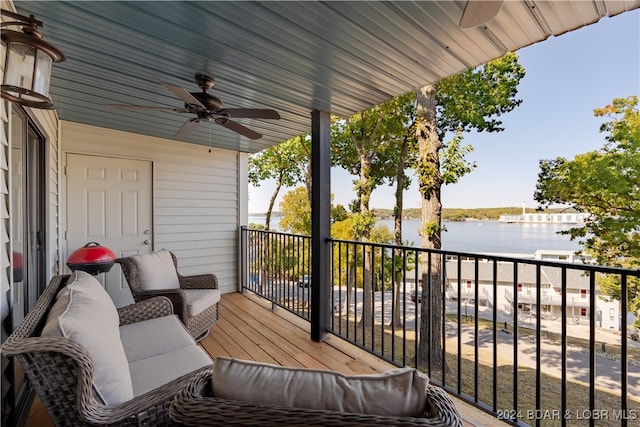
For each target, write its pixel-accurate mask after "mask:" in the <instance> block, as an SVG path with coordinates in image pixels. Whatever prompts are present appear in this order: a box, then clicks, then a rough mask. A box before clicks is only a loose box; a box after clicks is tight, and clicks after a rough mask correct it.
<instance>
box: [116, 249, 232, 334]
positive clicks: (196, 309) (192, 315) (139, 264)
mask: <svg viewBox="0 0 640 427" xmlns="http://www.w3.org/2000/svg"><path fill="white" fill-rule="evenodd" d="M116 262H117V263H119V264H120V267H122V272H123V273H124V275H125V277H126V278H127V282H128V283H129V288H130V289H131V294H132V295H133V299H134V300H135V301H136V302H140V301H144V300H146V299H148V298H153V297H157V296H164V297H167V298H169V299H170V300H171V303H172V304H173V310H174V312H175V314H176V315H177V316H178V317H179V318H180V320H181V321H182V323H184V325H185V326H186V328H187V330H189V332H190V333H191V335H192V336H193V337H194V338H195V339H196V340H198V341H200V340H202V339H203V338H204V337H206V336H207V335H208V333H209V329H210V328H211V326H213V325H214V324H215V323H216V322H217V321H218V301H220V291H219V290H218V279H217V277H216V276H215V275H214V274H196V275H190V276H183V275H181V274H180V273H179V272H178V259H177V258H176V256H175V254H174V253H173V252H170V251H167V250H160V251H156V252H152V253H151V254H146V255H135V256H131V257H127V258H119V259H117V260H116Z"/></svg>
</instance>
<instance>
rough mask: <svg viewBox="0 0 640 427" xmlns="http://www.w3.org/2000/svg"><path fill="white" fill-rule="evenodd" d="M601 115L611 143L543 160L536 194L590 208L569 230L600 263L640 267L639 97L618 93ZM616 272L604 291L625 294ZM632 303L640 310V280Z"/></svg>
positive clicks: (632, 289)
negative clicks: (567, 156)
mask: <svg viewBox="0 0 640 427" xmlns="http://www.w3.org/2000/svg"><path fill="white" fill-rule="evenodd" d="M594 115H595V116H596V117H608V118H609V119H610V120H609V121H607V122H605V123H603V124H602V125H601V126H600V131H601V132H606V133H607V136H606V137H605V139H606V141H607V142H606V144H605V145H604V146H603V147H602V148H601V149H599V150H595V151H590V152H587V153H584V154H580V155H577V156H575V158H574V159H573V160H567V159H565V158H563V157H558V158H556V159H554V160H541V161H540V173H539V174H538V183H537V185H536V191H535V193H534V198H535V200H536V201H538V202H540V203H542V204H543V205H550V204H554V203H560V204H566V205H569V206H570V207H572V208H574V209H576V210H577V211H579V212H586V213H589V214H590V216H589V218H588V219H587V221H586V222H585V223H584V224H582V225H580V226H577V227H573V228H571V229H570V230H567V231H565V232H563V233H564V234H569V235H570V236H571V239H572V240H574V239H578V241H579V242H580V243H581V244H582V245H583V247H584V249H585V251H587V252H588V253H589V254H590V255H592V256H593V257H594V259H595V260H596V261H597V262H598V263H599V264H604V265H611V266H617V267H627V268H638V267H640V112H639V110H638V97H637V96H631V97H628V98H616V99H614V100H613V102H612V103H611V104H609V105H607V106H606V107H604V108H598V109H595V110H594ZM620 286H621V284H620V283H619V281H617V280H612V279H611V277H609V278H605V279H603V280H601V281H600V283H599V287H600V291H601V293H604V294H606V295H609V296H611V297H614V298H616V299H620ZM628 292H629V302H628V309H629V310H632V311H634V312H636V313H638V314H640V284H639V283H638V280H637V279H631V280H629V282H628Z"/></svg>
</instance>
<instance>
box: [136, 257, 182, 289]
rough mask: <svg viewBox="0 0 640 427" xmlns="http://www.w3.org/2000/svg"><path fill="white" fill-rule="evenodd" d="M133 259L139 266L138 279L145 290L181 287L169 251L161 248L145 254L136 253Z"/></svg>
mask: <svg viewBox="0 0 640 427" xmlns="http://www.w3.org/2000/svg"><path fill="white" fill-rule="evenodd" d="M133 260H134V262H135V263H136V266H137V267H138V280H139V281H140V287H141V288H142V289H143V290H145V291H151V290H154V291H155V290H160V289H179V288H180V281H179V280H178V273H177V272H176V268H175V266H174V265H173V259H172V258H171V253H170V252H169V251H167V250H160V251H157V252H152V253H150V254H145V255H134V256H133Z"/></svg>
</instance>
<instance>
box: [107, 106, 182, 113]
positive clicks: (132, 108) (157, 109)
mask: <svg viewBox="0 0 640 427" xmlns="http://www.w3.org/2000/svg"><path fill="white" fill-rule="evenodd" d="M105 106H106V107H110V108H117V109H118V110H151V111H167V112H170V113H188V112H189V111H188V110H185V109H184V108H170V107H151V106H147V105H129V104H106V105H105Z"/></svg>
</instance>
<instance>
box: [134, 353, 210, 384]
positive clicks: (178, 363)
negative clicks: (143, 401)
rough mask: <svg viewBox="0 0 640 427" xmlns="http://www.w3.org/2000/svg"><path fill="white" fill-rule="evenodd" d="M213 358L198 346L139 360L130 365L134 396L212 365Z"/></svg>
mask: <svg viewBox="0 0 640 427" xmlns="http://www.w3.org/2000/svg"><path fill="white" fill-rule="evenodd" d="M211 362H212V361H211V358H210V357H209V355H208V354H207V353H206V352H205V351H204V350H203V349H202V348H201V347H200V346H198V345H195V344H194V345H191V346H188V347H183V348H180V349H177V350H174V351H170V352H168V353H163V354H159V355H157V356H152V357H148V358H146V359H142V360H137V361H135V362H133V363H131V364H129V369H130V370H131V381H132V383H133V394H134V396H139V395H141V394H142V393H146V392H148V391H151V390H153V389H155V388H158V387H160V386H162V385H164V384H166V383H168V382H169V381H172V380H175V379H176V378H178V377H181V376H182V375H185V374H188V373H189V372H193V371H195V370H196V369H200V368H202V367H205V366H208V365H211Z"/></svg>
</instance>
